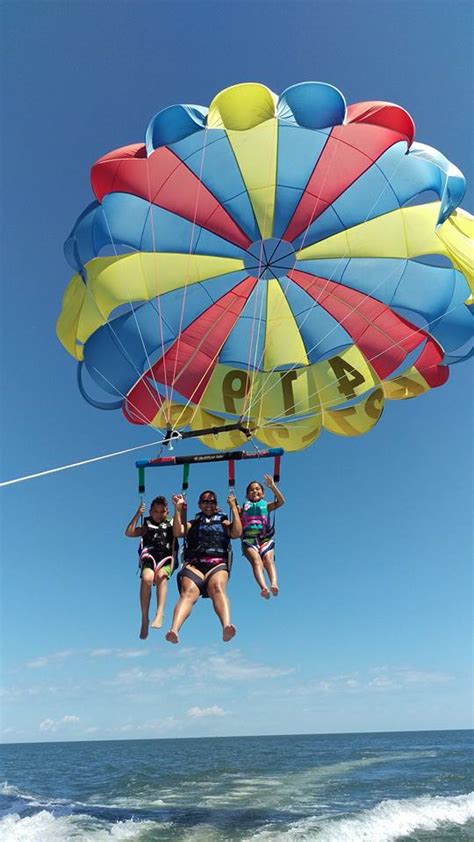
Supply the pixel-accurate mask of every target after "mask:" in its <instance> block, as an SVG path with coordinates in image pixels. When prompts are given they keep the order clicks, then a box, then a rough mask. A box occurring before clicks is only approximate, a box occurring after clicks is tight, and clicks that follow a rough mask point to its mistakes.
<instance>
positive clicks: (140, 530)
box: [125, 497, 177, 640]
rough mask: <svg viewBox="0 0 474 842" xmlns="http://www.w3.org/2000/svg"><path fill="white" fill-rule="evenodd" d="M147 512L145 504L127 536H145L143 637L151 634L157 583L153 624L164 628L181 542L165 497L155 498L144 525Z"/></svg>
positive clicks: (141, 552)
mask: <svg viewBox="0 0 474 842" xmlns="http://www.w3.org/2000/svg"><path fill="white" fill-rule="evenodd" d="M144 511H145V506H144V504H143V503H141V505H140V506H139V507H138V509H137V511H136V512H135V514H134V516H133V517H132V519H131V521H130V523H129V524H128V526H127V528H126V530H125V535H126V536H127V538H141V539H142V540H141V543H140V549H139V567H140V579H141V583H140V608H141V612H142V624H141V628H140V639H141V640H145V639H146V638H147V637H148V626H149V616H148V612H149V610H150V599H151V589H152V586H153V585H155V586H156V614H155V617H154V619H153V620H152V623H151V627H152V629H160V628H161V626H162V625H163V612H164V610H165V602H166V593H167V590H168V579H169V578H170V576H172V574H173V573H174V571H175V569H176V567H177V560H176V555H177V553H176V550H177V541H176V539H175V538H174V536H173V524H172V521H171V520H170V519H169V517H168V504H167V502H166V499H165V497H155V499H154V500H153V501H152V503H151V506H150V514H149V517H146V518H145V519H144V521H143V526H139V525H138V521H139V519H140V518H141V516H142V515H143V512H144Z"/></svg>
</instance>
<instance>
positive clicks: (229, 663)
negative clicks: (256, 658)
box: [206, 651, 294, 681]
mask: <svg viewBox="0 0 474 842" xmlns="http://www.w3.org/2000/svg"><path fill="white" fill-rule="evenodd" d="M292 672H294V669H293V668H285V667H267V666H264V665H263V664H257V663H252V661H246V660H245V659H244V658H243V657H242V655H241V653H240V652H238V651H237V652H232V653H230V654H229V655H228V656H227V657H224V656H222V655H214V656H212V655H211V656H210V657H209V658H208V659H207V660H206V674H207V675H208V676H213V677H214V678H216V679H218V680H219V681H251V680H254V681H259V680H261V679H267V678H279V677H280V676H284V675H290V674H291V673H292Z"/></svg>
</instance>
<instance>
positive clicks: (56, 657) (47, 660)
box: [25, 650, 73, 669]
mask: <svg viewBox="0 0 474 842" xmlns="http://www.w3.org/2000/svg"><path fill="white" fill-rule="evenodd" d="M72 654H73V653H72V651H70V650H69V651H66V652H54V653H53V654H52V655H40V656H39V657H38V658H33V660H32V661H27V662H26V664H25V666H26V667H27V668H28V669H42V668H43V667H48V666H49V665H50V664H55V663H60V662H62V661H65V660H66V658H70V657H71V655H72Z"/></svg>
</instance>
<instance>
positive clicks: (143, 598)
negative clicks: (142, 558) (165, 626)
mask: <svg viewBox="0 0 474 842" xmlns="http://www.w3.org/2000/svg"><path fill="white" fill-rule="evenodd" d="M153 577H154V574H153V570H150V569H149V568H145V570H142V578H141V582H140V608H141V611H142V625H141V628H140V640H146V638H147V637H148V623H149V619H148V612H149V610H150V597H151V588H152V585H153Z"/></svg>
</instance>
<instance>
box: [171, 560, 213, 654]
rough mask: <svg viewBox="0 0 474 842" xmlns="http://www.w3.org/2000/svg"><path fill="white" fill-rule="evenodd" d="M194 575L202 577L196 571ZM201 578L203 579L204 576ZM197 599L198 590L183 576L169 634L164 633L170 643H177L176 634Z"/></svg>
mask: <svg viewBox="0 0 474 842" xmlns="http://www.w3.org/2000/svg"><path fill="white" fill-rule="evenodd" d="M196 573H197V575H198V576H200V575H202V574H200V573H199V572H198V571H196ZM202 578H203V579H204V576H203V577H202ZM198 599H199V588H198V587H197V585H195V584H194V582H192V581H191V579H188V578H187V577H186V576H183V578H182V579H181V593H180V595H179V599H178V601H177V603H176V605H175V607H174V611H173V622H172V623H171V628H170V630H169V632H166V635H165V637H166V640H168V641H169V642H170V643H178V642H179V637H178V632H179V630H180V628H181V626H182V625H183V623H184V621H185V620H187V619H188V617H189V615H190V613H191V611H192V610H193V605H194V603H195V602H197V600H198Z"/></svg>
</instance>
